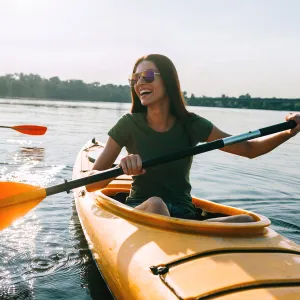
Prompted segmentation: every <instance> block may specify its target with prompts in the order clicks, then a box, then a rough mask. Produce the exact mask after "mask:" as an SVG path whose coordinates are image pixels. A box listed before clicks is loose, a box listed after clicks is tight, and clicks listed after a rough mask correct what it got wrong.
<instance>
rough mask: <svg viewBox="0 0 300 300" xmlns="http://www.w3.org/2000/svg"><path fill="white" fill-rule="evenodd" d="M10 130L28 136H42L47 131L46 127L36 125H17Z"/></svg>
mask: <svg viewBox="0 0 300 300" xmlns="http://www.w3.org/2000/svg"><path fill="white" fill-rule="evenodd" d="M11 128H12V129H14V130H16V131H19V132H21V133H24V134H29V135H43V134H45V132H46V131H47V127H45V126H38V125H17V126H13V127H11Z"/></svg>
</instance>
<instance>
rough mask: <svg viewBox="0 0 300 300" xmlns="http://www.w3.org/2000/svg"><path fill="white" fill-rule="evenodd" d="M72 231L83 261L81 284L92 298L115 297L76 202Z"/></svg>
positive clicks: (71, 225) (73, 209)
mask: <svg viewBox="0 0 300 300" xmlns="http://www.w3.org/2000/svg"><path fill="white" fill-rule="evenodd" d="M70 233H71V235H72V236H73V237H74V248H75V249H77V250H78V254H79V259H80V261H81V262H82V264H81V269H80V278H81V286H82V287H83V288H84V289H87V290H88V293H89V295H90V296H91V298H92V299H107V300H110V299H113V297H112V296H111V294H110V291H109V289H108V288H107V286H106V284H105V282H104V281H103V279H102V277H101V275H100V272H99V270H98V268H97V266H96V264H95V262H94V260H93V257H92V254H91V252H90V250H89V248H88V244H87V241H86V239H85V237H84V234H83V231H82V228H81V225H80V221H79V218H78V215H77V212H76V206H75V203H74V204H73V206H72V217H71V220H70Z"/></svg>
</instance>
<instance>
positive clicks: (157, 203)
mask: <svg viewBox="0 0 300 300" xmlns="http://www.w3.org/2000/svg"><path fill="white" fill-rule="evenodd" d="M147 206H151V207H153V208H155V209H160V208H167V205H166V204H165V202H164V201H163V200H162V199H161V198H159V197H151V198H149V199H148V200H147Z"/></svg>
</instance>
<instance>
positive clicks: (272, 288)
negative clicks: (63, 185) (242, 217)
mask: <svg viewBox="0 0 300 300" xmlns="http://www.w3.org/2000/svg"><path fill="white" fill-rule="evenodd" d="M102 149H103V145H101V144H100V143H98V142H96V141H95V140H92V141H89V142H88V143H87V144H86V145H85V146H84V147H83V148H82V149H81V151H80V152H79V154H78V156H77V159H76V162H75V165H74V170H73V179H79V178H82V177H85V176H87V171H89V170H91V169H92V166H93V163H94V161H95V158H96V157H98V155H99V154H100V153H101V151H102ZM130 185H131V177H130V176H126V175H122V176H119V177H118V178H116V179H115V180H114V181H112V182H111V183H110V184H109V185H108V186H107V187H106V188H105V189H102V190H98V191H95V192H91V193H89V192H87V191H86V189H85V187H80V188H77V189H75V190H74V197H75V202H76V209H77V212H78V215H79V219H80V222H81V226H82V228H83V231H84V234H85V237H86V239H87V241H88V244H89V248H90V250H91V252H92V254H93V257H94V259H95V262H96V264H97V266H98V268H99V270H100V272H101V274H102V276H103V278H104V279H105V281H106V284H107V285H108V287H109V289H110V291H111V293H112V295H113V296H114V297H115V298H116V299H126V300H127V299H130V300H133V299H170V300H172V299H217V300H241V299H258V300H259V299H268V300H269V299H289V300H291V299H294V300H299V299H300V246H299V245H297V244H296V243H294V242H292V241H290V240H289V239H287V238H285V237H283V236H281V235H280V234H278V233H277V232H275V231H274V230H272V229H270V228H269V227H268V226H269V225H270V220H269V219H268V218H266V217H265V216H262V215H259V214H256V213H253V212H249V211H245V210H241V209H238V208H234V207H230V206H226V205H221V204H216V203H213V202H210V201H208V200H203V199H199V198H196V197H194V198H193V202H194V204H195V205H196V206H197V207H201V208H202V209H203V210H205V211H207V212H211V213H221V214H226V215H237V214H241V213H243V214H244V213H246V214H250V215H251V216H252V217H253V218H254V219H255V220H256V222H253V223H210V222H205V221H201V222H200V221H192V220H184V219H177V218H171V217H165V216H160V215H157V214H150V213H146V212H142V211H139V210H137V209H134V208H131V207H129V206H127V205H125V204H123V201H124V199H125V196H126V194H127V193H128V192H129V190H130Z"/></svg>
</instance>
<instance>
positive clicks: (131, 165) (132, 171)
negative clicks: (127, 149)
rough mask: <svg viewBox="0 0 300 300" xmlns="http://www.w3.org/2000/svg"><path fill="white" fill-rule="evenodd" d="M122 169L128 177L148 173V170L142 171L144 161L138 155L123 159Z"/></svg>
mask: <svg viewBox="0 0 300 300" xmlns="http://www.w3.org/2000/svg"><path fill="white" fill-rule="evenodd" d="M120 167H121V168H122V169H123V172H124V174H126V175H141V174H145V173H146V170H145V169H142V160H141V157H140V156H139V155H138V154H130V155H128V156H125V157H123V158H122V159H121V162H120Z"/></svg>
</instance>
